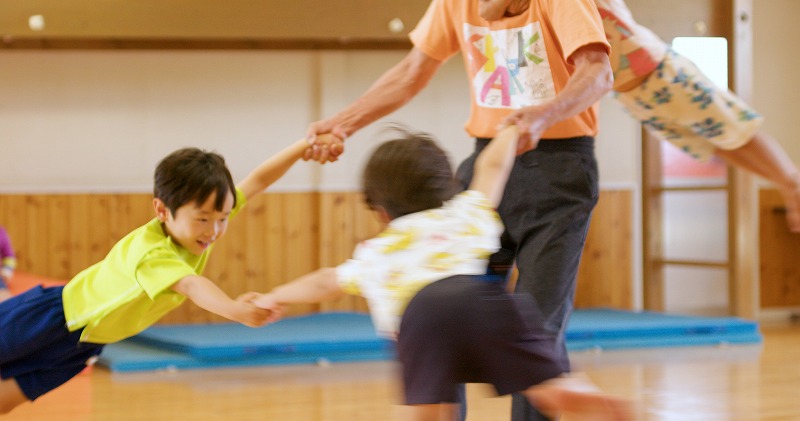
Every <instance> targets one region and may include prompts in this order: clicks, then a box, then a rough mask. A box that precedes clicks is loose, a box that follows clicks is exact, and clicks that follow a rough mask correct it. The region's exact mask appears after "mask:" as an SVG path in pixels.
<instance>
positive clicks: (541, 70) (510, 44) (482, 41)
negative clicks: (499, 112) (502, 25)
mask: <svg viewBox="0 0 800 421" xmlns="http://www.w3.org/2000/svg"><path fill="white" fill-rule="evenodd" d="M464 37H465V38H466V41H467V45H468V52H467V54H468V59H469V66H470V77H471V78H472V86H473V89H474V90H475V101H476V103H477V104H478V106H480V107H487V108H512V109H517V108H520V107H527V106H530V105H536V104H541V103H543V102H545V101H547V100H549V99H552V98H554V97H555V96H556V90H555V87H554V84H553V76H552V73H551V71H550V64H549V63H548V61H547V51H546V50H545V45H544V40H543V39H542V32H541V26H540V25H539V23H538V22H533V23H529V24H527V25H525V26H523V27H520V28H510V29H501V30H496V31H491V30H489V28H486V27H481V26H474V25H470V24H464Z"/></svg>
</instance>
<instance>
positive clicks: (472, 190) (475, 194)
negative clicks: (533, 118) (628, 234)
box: [253, 127, 630, 420]
mask: <svg viewBox="0 0 800 421" xmlns="http://www.w3.org/2000/svg"><path fill="white" fill-rule="evenodd" d="M400 132H401V136H400V138H398V139H395V140H392V141H389V142H386V143H384V144H383V145H381V146H380V147H379V148H378V149H377V150H376V151H375V152H374V154H373V155H372V157H371V158H370V160H369V162H368V163H367V166H366V169H365V170H364V177H363V190H364V194H365V197H366V202H367V204H368V205H369V207H370V208H371V209H372V210H374V211H375V212H376V213H377V214H378V216H379V218H381V219H382V221H383V222H385V223H386V224H387V226H386V228H385V229H384V230H383V232H381V233H380V234H378V236H376V237H375V238H372V239H369V240H367V241H364V242H363V243H361V244H359V245H358V247H357V248H356V250H355V252H354V254H353V257H352V258H351V259H349V260H348V261H347V262H345V263H343V264H341V265H339V266H338V267H336V268H324V269H320V270H318V271H316V272H313V273H311V274H308V275H305V276H303V277H300V278H298V279H297V280H295V281H293V282H290V283H287V284H284V285H281V286H279V287H277V288H275V289H273V290H272V291H271V292H270V293H267V294H264V295H262V296H261V297H260V298H256V299H255V300H254V301H253V303H255V304H256V305H258V306H261V307H263V308H267V309H271V310H274V311H276V312H278V313H279V312H280V311H282V306H284V305H286V304H290V303H315V302H320V301H324V300H331V299H335V298H338V297H340V296H341V295H343V294H345V293H349V294H355V295H361V296H363V297H365V298H366V299H367V301H368V304H369V308H370V313H371V316H372V318H373V322H374V324H375V327H376V330H377V331H378V333H379V334H380V335H382V336H386V337H391V338H393V339H396V340H397V350H398V357H399V360H400V363H401V366H402V375H403V381H404V390H405V403H406V404H407V405H413V413H414V419H417V420H433V419H447V420H452V419H454V418H453V415H454V413H455V412H454V411H455V410H456V408H457V406H456V405H455V403H456V402H458V387H459V384H462V383H469V382H476V383H491V384H493V385H494V387H495V389H496V390H497V392H498V393H499V394H509V393H514V392H522V393H523V394H525V396H526V397H527V398H528V400H529V401H530V402H531V403H532V404H533V405H535V406H537V407H538V408H539V409H540V410H542V411H544V412H546V413H548V414H551V415H554V416H557V415H559V414H567V413H571V414H575V415H576V416H577V418H578V419H584V416H586V415H589V414H591V416H592V417H593V418H592V419H596V420H627V419H629V416H630V415H629V412H630V410H629V408H628V404H627V402H626V401H623V400H621V399H617V398H613V397H610V396H607V395H603V394H601V393H599V392H598V391H597V389H596V388H594V387H593V386H592V385H591V383H589V382H588V380H586V379H585V377H583V378H581V377H576V376H569V375H566V374H565V373H563V371H562V370H561V369H560V368H559V364H558V363H557V360H556V355H555V354H554V352H553V350H554V349H555V346H554V344H553V343H551V341H552V338H549V337H547V336H546V335H539V334H537V332H538V330H537V328H536V326H533V325H532V324H531V322H530V321H531V320H536V318H535V317H533V316H532V315H531V314H534V315H535V314H536V313H535V306H534V304H533V300H532V299H531V297H530V296H527V295H519V296H515V295H511V294H509V293H507V292H506V291H505V289H504V286H503V283H502V282H488V281H486V280H484V279H482V278H481V276H480V275H483V274H485V273H486V269H487V264H488V258H489V256H490V255H491V254H492V253H494V252H495V251H496V250H497V249H498V248H499V246H500V245H499V236H500V234H501V233H502V231H503V226H502V224H501V222H500V219H499V217H498V215H497V213H496V212H495V207H496V206H497V205H498V203H499V202H500V198H501V197H502V193H503V189H504V187H505V184H506V181H507V179H508V176H509V173H510V171H511V167H512V164H513V162H514V159H515V155H516V149H517V143H518V137H519V136H518V130H517V128H516V127H509V128H506V129H504V130H502V131H501V132H500V133H499V134H498V135H497V137H496V138H495V139H494V140H493V141H492V142H490V144H489V146H487V147H486V148H485V150H484V151H483V152H482V153H481V155H480V156H479V158H478V160H477V162H476V166H475V177H474V178H473V181H472V183H471V184H470V186H469V189H468V190H467V191H464V192H461V193H458V194H456V192H457V191H458V189H457V187H456V184H455V182H454V179H453V173H452V169H451V167H450V164H449V162H448V159H447V156H446V154H445V153H444V151H442V150H441V149H440V148H439V147H438V146H437V145H436V144H435V142H434V141H433V140H432V139H431V138H430V137H429V136H427V135H425V134H422V133H411V132H409V131H406V130H400ZM526 313H528V314H526ZM439 417H443V418H439Z"/></svg>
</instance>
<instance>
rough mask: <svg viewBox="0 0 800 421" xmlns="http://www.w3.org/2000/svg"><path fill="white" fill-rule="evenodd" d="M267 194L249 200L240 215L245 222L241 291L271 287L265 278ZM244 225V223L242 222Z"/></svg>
mask: <svg viewBox="0 0 800 421" xmlns="http://www.w3.org/2000/svg"><path fill="white" fill-rule="evenodd" d="M268 197H269V196H268V195H266V194H260V195H257V196H256V197H253V198H251V199H250V202H249V203H248V204H247V206H246V207H245V208H244V210H243V214H242V215H240V216H239V217H240V219H243V220H244V222H245V224H246V225H245V238H244V242H243V244H242V245H243V250H242V252H243V256H244V262H245V263H244V265H243V269H244V271H243V276H244V278H242V281H243V285H242V291H241V292H247V291H256V292H267V291H269V290H270V289H271V288H272V285H270V282H269V281H270V280H269V279H268V278H267V261H268V253H269V250H268V249H267V233H268V232H269V225H268V223H267V202H268ZM243 225H244V224H243Z"/></svg>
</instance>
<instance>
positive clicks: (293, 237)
mask: <svg viewBox="0 0 800 421" xmlns="http://www.w3.org/2000/svg"><path fill="white" fill-rule="evenodd" d="M281 196H282V203H281V206H282V207H283V218H282V219H281V220H278V223H281V224H283V238H282V242H281V244H280V245H279V247H280V248H281V252H282V254H283V260H282V261H281V264H282V265H284V266H285V269H286V271H285V273H284V276H285V278H284V279H282V280H281V283H283V282H288V281H291V280H293V279H295V278H297V277H299V276H302V275H305V274H308V273H310V272H312V271H314V270H316V269H318V268H319V267H320V261H319V255H320V252H319V250H320V245H319V223H318V219H317V218H318V214H319V198H318V197H317V194H316V193H284V194H282V195H281ZM293 307H294V310H295V311H296V312H303V313H309V312H316V311H318V310H319V305H318V304H308V305H302V306H298V305H296V306H293Z"/></svg>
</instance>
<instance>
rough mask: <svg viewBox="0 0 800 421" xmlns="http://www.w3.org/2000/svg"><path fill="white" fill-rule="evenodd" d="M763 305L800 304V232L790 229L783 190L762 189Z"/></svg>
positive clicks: (771, 306)
mask: <svg viewBox="0 0 800 421" xmlns="http://www.w3.org/2000/svg"><path fill="white" fill-rule="evenodd" d="M759 202H760V206H759V208H760V209H759V214H760V215H759V217H760V218H759V220H760V226H759V228H760V234H759V236H760V239H759V244H760V246H759V255H760V256H761V268H760V282H759V285H760V290H761V294H760V295H761V298H760V304H761V307H762V308H781V307H797V306H800V260H799V259H798V258H797V251H798V250H800V235H797V234H792V233H791V232H789V230H787V229H786V219H785V217H786V215H785V214H784V211H785V208H784V207H783V201H782V200H781V196H780V192H778V191H777V190H774V189H767V190H761V191H760V192H759Z"/></svg>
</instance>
